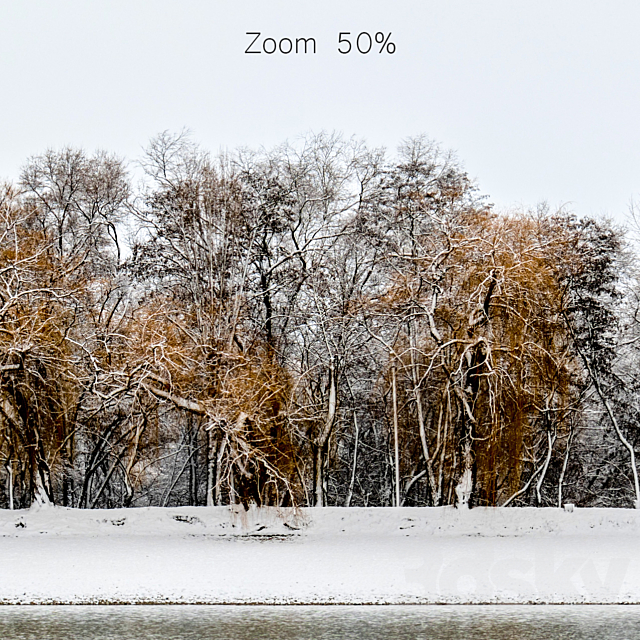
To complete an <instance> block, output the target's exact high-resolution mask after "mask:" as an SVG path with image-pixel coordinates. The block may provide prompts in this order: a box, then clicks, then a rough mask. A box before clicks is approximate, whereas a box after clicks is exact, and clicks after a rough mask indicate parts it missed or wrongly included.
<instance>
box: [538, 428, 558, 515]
mask: <svg viewBox="0 0 640 640" xmlns="http://www.w3.org/2000/svg"><path fill="white" fill-rule="evenodd" d="M555 441H556V438H555V436H554V437H553V438H552V437H551V431H547V444H548V448H547V457H546V459H545V461H544V466H543V467H542V473H541V474H540V477H539V478H538V482H536V500H537V501H538V506H541V505H542V495H541V494H540V489H541V488H542V483H543V482H544V478H545V476H546V475H547V469H548V468H549V463H550V462H551V453H552V451H553V445H554V443H555Z"/></svg>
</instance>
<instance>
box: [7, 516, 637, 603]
mask: <svg viewBox="0 0 640 640" xmlns="http://www.w3.org/2000/svg"><path fill="white" fill-rule="evenodd" d="M0 538H1V539H0V603H2V604H128V603H131V604H134V603H135V604H147V603H149V604H150V603H154V604H181V603H185V604H186V603H190V604H427V603H429V604H436V603H438V604H481V603H491V604H496V603H504V604H529V603H532V604H533V603H540V604H542V603H553V604H569V603H571V604H637V603H640V545H638V542H639V541H640V512H638V511H636V510H630V509H575V510H574V511H573V512H568V511H565V510H560V509H551V508H545V509H534V508H522V509H518V508H508V509H500V508H494V509H490V508H476V509H472V510H467V511H464V510H462V511H458V510H456V509H453V508H450V507H442V508H398V509H396V508H350V509H345V508H337V507H336V508H324V509H296V510H292V509H276V508H265V509H251V510H249V511H248V512H246V511H245V510H244V509H243V508H242V507H239V506H238V507H213V508H207V507H178V508H139V509H114V510H76V509H65V508H62V507H52V508H40V509H31V510H23V511H6V510H3V511H0Z"/></svg>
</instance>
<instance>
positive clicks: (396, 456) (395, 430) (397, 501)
mask: <svg viewBox="0 0 640 640" xmlns="http://www.w3.org/2000/svg"><path fill="white" fill-rule="evenodd" d="M391 387H392V394H393V450H394V466H395V485H396V491H395V506H396V507H399V506H400V451H399V446H398V391H397V382H396V363H395V360H394V363H393V366H392V367H391Z"/></svg>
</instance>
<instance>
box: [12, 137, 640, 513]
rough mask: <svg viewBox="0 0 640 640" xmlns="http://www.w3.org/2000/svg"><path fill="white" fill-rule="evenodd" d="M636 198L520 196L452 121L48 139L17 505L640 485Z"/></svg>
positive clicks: (488, 496)
mask: <svg viewBox="0 0 640 640" xmlns="http://www.w3.org/2000/svg"><path fill="white" fill-rule="evenodd" d="M134 176H135V178H134ZM629 220H630V224H629V228H622V227H620V226H616V225H614V224H613V223H612V222H611V221H608V220H606V219H599V218H579V217H577V216H575V215H573V214H572V213H571V212H570V211H568V210H566V209H561V210H558V211H553V210H551V209H550V208H549V207H548V206H546V205H544V204H542V205H540V206H538V207H537V208H535V209H533V210H518V211H512V212H505V211H496V210H494V208H493V207H492V205H491V202H490V199H489V198H488V197H487V196H485V195H483V194H482V193H481V191H480V189H479V187H478V186H477V185H476V184H475V182H474V181H473V180H471V179H470V178H469V176H468V175H467V173H466V172H465V170H464V169H463V167H462V165H461V164H460V162H459V161H458V160H457V159H456V157H455V155H454V154H452V153H450V152H447V151H445V150H443V149H442V148H441V147H439V146H438V145H437V144H435V143H433V142H431V141H429V140H428V139H427V138H424V137H416V138H413V139H408V140H405V141H404V142H402V143H401V145H400V146H399V148H398V150H397V152H396V153H395V154H390V153H389V152H387V151H386V150H384V149H378V148H372V147H370V146H368V145H367V144H366V143H365V142H362V141H359V140H356V139H355V138H353V139H348V138H345V137H342V136H340V135H337V134H329V133H321V134H317V135H308V136H306V137H303V138H301V139H299V140H297V141H295V142H294V143H291V144H289V143H286V144H282V145H280V146H278V147H276V148H273V149H259V150H252V149H244V148H243V149H238V150H236V151H233V152H227V153H225V154H221V155H219V156H213V155H212V154H210V153H207V152H206V151H205V150H203V149H202V148H201V147H200V146H199V145H197V144H196V143H195V142H194V141H193V140H192V139H191V138H190V136H189V135H187V134H185V133H184V132H183V133H179V134H171V133H168V132H165V133H162V134H160V135H158V136H157V137H156V138H154V139H153V140H151V142H150V143H149V144H148V146H147V148H146V150H145V152H144V155H143V156H142V158H141V159H140V160H138V161H137V162H136V163H131V164H129V163H127V162H125V161H124V160H123V159H120V158H118V157H117V156H115V155H113V154H110V153H108V152H96V153H93V154H90V153H87V152H85V151H83V150H81V149H74V148H64V149H61V150H48V151H46V152H44V153H43V154H42V155H38V156H34V157H31V158H29V159H28V160H26V162H25V164H24V166H23V168H22V171H21V174H20V179H19V180H17V181H15V183H14V184H9V183H6V184H4V185H3V186H2V187H0V465H1V466H0V507H3V508H9V509H13V508H16V509H18V508H27V507H29V506H31V505H32V504H33V503H38V504H41V505H44V504H56V505H63V506H69V507H78V508H88V509H90V508H114V507H123V506H124V507H134V506H149V505H152V506H176V505H228V504H243V505H244V506H245V507H249V506H250V505H253V504H255V505H259V506H262V505H265V506H267V505H268V506H281V507H289V506H318V507H322V506H352V507H357V506H403V505H404V506H441V505H457V506H460V507H474V506H540V507H542V506H562V505H563V504H565V503H574V504H576V505H578V506H584V507H596V506H599V507H640V484H639V479H638V465H637V461H636V446H640V429H639V426H640V422H639V421H640V375H639V372H640V280H639V272H640V270H639V269H638V266H639V264H638V254H637V253H636V251H635V248H634V235H633V232H634V228H633V217H632V216H630V217H629Z"/></svg>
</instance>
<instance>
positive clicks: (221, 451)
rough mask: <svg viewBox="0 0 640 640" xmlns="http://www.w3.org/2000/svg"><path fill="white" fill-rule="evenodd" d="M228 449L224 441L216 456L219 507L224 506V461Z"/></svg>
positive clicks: (216, 485)
mask: <svg viewBox="0 0 640 640" xmlns="http://www.w3.org/2000/svg"><path fill="white" fill-rule="evenodd" d="M226 447H227V439H226V438H225V439H224V440H223V441H222V444H220V445H219V447H218V455H217V456H216V484H215V487H214V494H215V496H214V497H215V502H216V504H217V505H218V506H220V505H221V504H222V486H221V485H222V460H223V458H224V451H225V449H226ZM230 471H231V470H230Z"/></svg>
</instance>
